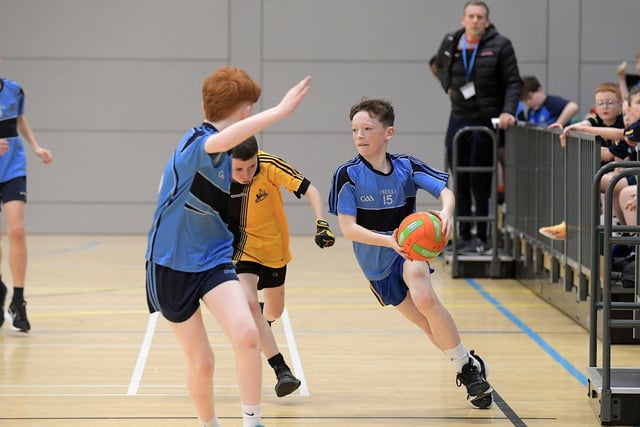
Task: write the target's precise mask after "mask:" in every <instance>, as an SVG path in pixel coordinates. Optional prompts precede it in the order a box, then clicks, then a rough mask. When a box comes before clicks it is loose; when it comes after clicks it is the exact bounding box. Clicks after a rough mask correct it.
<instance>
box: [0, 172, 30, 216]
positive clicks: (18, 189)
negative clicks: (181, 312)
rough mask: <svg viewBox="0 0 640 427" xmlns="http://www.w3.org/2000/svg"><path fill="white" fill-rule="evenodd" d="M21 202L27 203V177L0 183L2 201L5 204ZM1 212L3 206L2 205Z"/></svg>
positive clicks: (0, 199)
mask: <svg viewBox="0 0 640 427" xmlns="http://www.w3.org/2000/svg"><path fill="white" fill-rule="evenodd" d="M15 200H20V201H23V202H25V203H26V202H27V177H26V176H19V177H17V178H13V179H10V180H9V181H7V182H0V201H1V202H2V203H3V204H4V203H7V202H13V201H15ZM0 210H2V205H1V204H0Z"/></svg>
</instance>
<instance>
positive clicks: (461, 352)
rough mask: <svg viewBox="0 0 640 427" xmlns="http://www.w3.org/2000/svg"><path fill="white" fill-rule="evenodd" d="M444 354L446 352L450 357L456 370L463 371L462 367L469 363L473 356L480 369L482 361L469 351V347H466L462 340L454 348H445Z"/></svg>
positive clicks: (474, 362)
mask: <svg viewBox="0 0 640 427" xmlns="http://www.w3.org/2000/svg"><path fill="white" fill-rule="evenodd" d="M444 354H446V355H447V357H448V358H449V361H450V362H452V363H453V366H454V368H455V369H456V372H462V367H463V366H464V365H466V364H467V363H469V358H471V360H472V361H473V364H474V365H476V367H477V368H478V370H480V362H478V361H477V360H476V358H475V357H473V356H471V355H470V354H469V351H467V347H465V346H464V344H463V343H462V342H461V343H460V344H458V345H457V346H456V347H454V348H450V349H449V350H445V351H444Z"/></svg>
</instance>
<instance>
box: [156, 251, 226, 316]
mask: <svg viewBox="0 0 640 427" xmlns="http://www.w3.org/2000/svg"><path fill="white" fill-rule="evenodd" d="M230 280H235V281H236V282H237V281H238V276H237V274H236V269H235V268H234V265H233V264H232V263H227V264H222V265H219V266H217V267H215V268H212V269H211V270H206V271H201V272H198V273H187V272H185V271H177V270H173V269H171V268H169V267H165V266H162V265H158V264H154V263H152V262H147V305H148V307H149V312H150V313H154V312H156V311H160V312H161V313H162V315H163V316H164V317H165V318H166V319H167V320H169V321H171V322H176V323H178V322H184V321H185V320H188V319H189V318H190V317H191V316H193V314H194V313H195V312H196V311H197V310H198V308H199V307H200V299H201V298H202V297H203V296H205V295H206V294H207V292H209V291H210V290H212V289H213V288H215V287H216V286H218V285H219V284H221V283H224V282H228V281H230Z"/></svg>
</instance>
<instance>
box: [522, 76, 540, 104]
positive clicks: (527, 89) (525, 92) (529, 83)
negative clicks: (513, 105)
mask: <svg viewBox="0 0 640 427" xmlns="http://www.w3.org/2000/svg"><path fill="white" fill-rule="evenodd" d="M541 86H542V85H541V84H540V81H539V80H538V78H537V77H535V76H522V99H527V97H528V96H529V94H530V93H533V92H537V91H538V89H540V87H541Z"/></svg>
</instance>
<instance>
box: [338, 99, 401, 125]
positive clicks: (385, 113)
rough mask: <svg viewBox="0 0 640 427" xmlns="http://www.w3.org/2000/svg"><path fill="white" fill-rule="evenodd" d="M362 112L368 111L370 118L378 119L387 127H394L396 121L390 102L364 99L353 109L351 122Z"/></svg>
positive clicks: (350, 116) (350, 113)
mask: <svg viewBox="0 0 640 427" xmlns="http://www.w3.org/2000/svg"><path fill="white" fill-rule="evenodd" d="M360 111H366V112H367V113H369V117H371V118H375V119H378V120H379V121H380V122H381V123H382V124H383V125H384V126H385V127H389V126H393V122H394V121H395V119H396V115H395V113H394V112H393V106H392V105H391V103H390V102H389V101H385V100H384V99H367V98H362V100H361V101H360V102H359V103H357V104H355V105H354V106H353V107H351V111H350V112H349V120H353V116H355V115H356V114H357V113H359V112H360Z"/></svg>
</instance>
